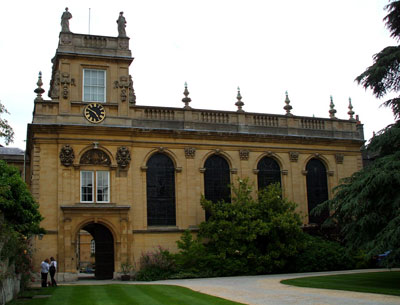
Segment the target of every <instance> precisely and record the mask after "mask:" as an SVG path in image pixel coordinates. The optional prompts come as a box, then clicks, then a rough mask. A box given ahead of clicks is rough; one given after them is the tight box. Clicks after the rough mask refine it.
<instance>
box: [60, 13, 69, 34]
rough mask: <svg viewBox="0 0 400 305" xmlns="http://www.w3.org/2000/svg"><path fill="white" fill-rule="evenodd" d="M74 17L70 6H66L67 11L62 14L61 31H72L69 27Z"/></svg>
mask: <svg viewBox="0 0 400 305" xmlns="http://www.w3.org/2000/svg"><path fill="white" fill-rule="evenodd" d="M71 18H72V15H71V13H70V12H68V7H66V8H65V12H64V13H63V14H62V15H61V33H71V31H70V29H69V20H70V19H71Z"/></svg>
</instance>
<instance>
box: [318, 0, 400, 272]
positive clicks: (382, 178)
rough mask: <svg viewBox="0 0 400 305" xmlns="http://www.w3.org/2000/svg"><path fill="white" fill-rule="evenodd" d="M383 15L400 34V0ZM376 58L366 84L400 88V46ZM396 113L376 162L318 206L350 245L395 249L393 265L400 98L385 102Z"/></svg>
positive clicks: (377, 143) (398, 211)
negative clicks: (327, 214) (329, 210)
mask: <svg viewBox="0 0 400 305" xmlns="http://www.w3.org/2000/svg"><path fill="white" fill-rule="evenodd" d="M385 9H387V10H388V15H387V16H386V17H385V18H384V21H385V22H386V27H387V28H388V29H389V31H390V32H391V36H392V37H393V38H395V39H396V40H397V41H399V40H400V1H391V2H390V3H389V4H388V5H387V6H386V7H385ZM373 59H374V64H373V65H372V66H370V67H368V68H367V70H366V71H365V72H363V73H362V74H361V75H359V76H358V77H357V78H356V81H357V82H358V83H359V84H362V85H363V86H364V88H365V89H367V88H370V89H371V90H372V91H373V94H374V95H375V96H376V97H378V98H382V97H384V96H385V95H386V94H387V93H390V92H394V93H399V91H400V46H390V47H386V48H384V49H383V50H382V51H381V52H379V53H378V54H376V55H374V57H373ZM383 105H384V106H387V107H391V108H392V111H393V114H394V117H395V119H396V121H395V123H394V124H391V125H389V126H387V127H386V128H384V129H383V130H381V131H380V132H379V133H378V134H377V135H376V136H375V137H373V138H372V139H371V141H370V143H369V144H368V145H367V148H366V150H367V153H368V154H369V155H372V156H374V159H375V160H374V162H372V163H371V164H369V165H368V166H366V167H365V168H364V169H362V170H361V171H359V172H356V173H354V174H353V175H352V176H351V177H349V178H346V179H344V180H343V181H342V184H340V185H339V186H338V187H337V188H336V189H335V190H334V191H335V196H334V198H333V199H332V200H329V201H327V202H325V203H324V204H322V205H321V206H319V207H317V208H316V209H315V211H316V213H319V212H321V211H322V209H324V208H326V207H329V208H330V209H331V210H332V211H333V214H332V216H331V217H330V218H329V219H328V220H327V221H326V222H325V225H335V226H338V227H339V228H340V229H341V233H342V236H343V239H344V241H345V243H346V245H347V246H348V248H349V249H351V250H354V249H357V248H360V249H364V250H366V251H367V253H368V254H369V255H370V256H374V255H377V254H380V253H383V252H385V251H387V250H391V253H390V255H389V256H388V257H387V263H388V265H389V266H393V265H396V264H398V263H400V229H399V228H400V192H399V189H400V120H399V119H400V98H399V97H395V98H392V99H389V100H387V101H385V102H384V103H383Z"/></svg>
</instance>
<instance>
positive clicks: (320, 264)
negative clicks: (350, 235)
mask: <svg viewBox="0 0 400 305" xmlns="http://www.w3.org/2000/svg"><path fill="white" fill-rule="evenodd" d="M304 235H305V241H306V242H305V245H304V248H303V250H302V251H301V252H300V253H299V254H298V255H297V256H296V257H295V259H294V260H293V261H292V264H291V267H290V268H289V271H292V272H315V271H329V270H345V269H353V268H354V267H355V266H356V260H355V259H354V257H353V256H351V255H349V254H348V252H347V249H346V248H345V247H344V246H342V245H340V244H339V243H338V242H334V241H329V240H325V239H323V238H321V237H317V236H312V235H309V234H304Z"/></svg>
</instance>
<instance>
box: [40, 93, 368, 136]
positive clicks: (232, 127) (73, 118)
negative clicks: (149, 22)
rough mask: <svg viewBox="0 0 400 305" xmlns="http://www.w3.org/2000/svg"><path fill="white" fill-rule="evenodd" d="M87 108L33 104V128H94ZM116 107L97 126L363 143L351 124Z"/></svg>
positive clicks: (359, 127) (359, 126)
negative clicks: (67, 110) (63, 109)
mask: <svg viewBox="0 0 400 305" xmlns="http://www.w3.org/2000/svg"><path fill="white" fill-rule="evenodd" d="M86 104H87V103H84V102H71V110H72V111H71V112H72V114H71V115H68V116H64V115H60V114H59V109H58V108H59V103H58V102H57V101H43V102H36V103H35V111H34V114H35V115H34V119H33V124H61V125H72V124H73V125H93V124H92V123H90V122H88V121H87V120H86V119H85V118H84V116H83V109H84V107H85V106H86ZM118 107H119V105H118V104H117V103H105V104H104V108H105V110H106V119H105V120H104V121H103V122H102V123H101V124H99V125H98V126H100V125H101V126H107V127H110V126H115V127H131V128H140V129H168V130H175V131H179V130H181V131H207V132H227V133H237V134H255V135H271V136H292V137H311V138H312V137H317V138H329V139H347V140H359V141H364V134H363V128H362V124H360V123H359V122H356V121H351V120H340V119H328V118H315V117H304V116H295V115H291V116H287V115H277V114H264V113H250V112H242V113H238V112H233V111H218V110H205V109H193V108H191V109H182V108H171V107H155V106H130V107H129V111H128V113H127V115H125V116H120V115H118Z"/></svg>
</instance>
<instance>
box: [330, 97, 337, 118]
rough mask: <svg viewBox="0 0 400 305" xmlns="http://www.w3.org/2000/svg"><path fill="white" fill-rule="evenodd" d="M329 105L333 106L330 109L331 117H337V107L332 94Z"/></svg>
mask: <svg viewBox="0 0 400 305" xmlns="http://www.w3.org/2000/svg"><path fill="white" fill-rule="evenodd" d="M329 107H330V108H331V109H330V110H329V117H330V118H331V119H336V117H335V113H336V109H335V104H334V103H333V98H332V95H331V103H330V104H329Z"/></svg>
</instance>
